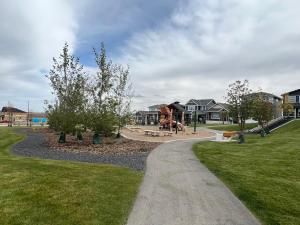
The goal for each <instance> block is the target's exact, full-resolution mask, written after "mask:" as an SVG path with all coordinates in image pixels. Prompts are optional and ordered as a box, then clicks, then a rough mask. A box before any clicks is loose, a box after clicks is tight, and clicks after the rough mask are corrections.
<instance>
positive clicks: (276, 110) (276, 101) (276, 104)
mask: <svg viewBox="0 0 300 225" xmlns="http://www.w3.org/2000/svg"><path fill="white" fill-rule="evenodd" d="M251 96H252V97H257V96H261V97H262V98H263V99H264V100H265V101H268V102H270V103H272V107H273V109H272V114H273V119H276V118H279V117H281V116H282V109H281V103H282V98H281V97H278V96H277V95H274V94H271V93H267V92H256V93H252V94H251Z"/></svg>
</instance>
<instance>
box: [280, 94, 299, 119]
mask: <svg viewBox="0 0 300 225" xmlns="http://www.w3.org/2000/svg"><path fill="white" fill-rule="evenodd" d="M282 97H283V103H284V104H285V103H289V104H291V105H292V106H293V108H294V113H292V114H291V116H293V117H295V118H300V89H297V90H295V91H291V92H287V93H284V94H282Z"/></svg>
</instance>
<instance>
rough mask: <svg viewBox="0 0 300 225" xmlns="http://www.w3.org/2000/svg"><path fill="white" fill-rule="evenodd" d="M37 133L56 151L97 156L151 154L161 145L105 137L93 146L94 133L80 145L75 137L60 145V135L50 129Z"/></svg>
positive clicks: (70, 137) (89, 134)
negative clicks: (40, 133)
mask: <svg viewBox="0 0 300 225" xmlns="http://www.w3.org/2000/svg"><path fill="white" fill-rule="evenodd" d="M36 132H43V133H45V135H46V144H47V145H48V146H49V147H50V148H52V149H55V150H61V151H68V152H88V153H92V154H97V155H131V154H136V153H145V152H150V151H152V150H153V149H155V148H156V147H157V146H158V145H160V144H161V143H153V142H147V141H134V140H128V139H126V138H118V139H116V138H112V137H103V138H102V144H99V145H94V144H92V135H93V134H92V133H91V132H87V133H84V134H83V141H82V142H81V143H80V142H78V141H77V140H76V137H75V136H73V135H67V136H66V140H67V143H64V144H61V143H58V138H59V133H55V132H53V131H51V130H49V129H40V130H39V131H36Z"/></svg>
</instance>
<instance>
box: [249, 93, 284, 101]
mask: <svg viewBox="0 0 300 225" xmlns="http://www.w3.org/2000/svg"><path fill="white" fill-rule="evenodd" d="M257 94H261V95H264V96H270V97H273V98H276V99H279V100H281V99H282V98H281V97H279V96H277V95H274V94H271V93H267V92H263V91H260V92H255V93H252V94H250V95H257Z"/></svg>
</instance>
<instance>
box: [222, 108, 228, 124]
mask: <svg viewBox="0 0 300 225" xmlns="http://www.w3.org/2000/svg"><path fill="white" fill-rule="evenodd" d="M228 116H229V114H228V112H227V111H225V110H222V111H221V112H220V117H221V118H220V119H221V120H222V123H223V124H225V120H226V119H227V118H228Z"/></svg>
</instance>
